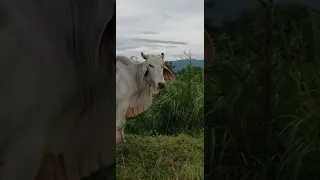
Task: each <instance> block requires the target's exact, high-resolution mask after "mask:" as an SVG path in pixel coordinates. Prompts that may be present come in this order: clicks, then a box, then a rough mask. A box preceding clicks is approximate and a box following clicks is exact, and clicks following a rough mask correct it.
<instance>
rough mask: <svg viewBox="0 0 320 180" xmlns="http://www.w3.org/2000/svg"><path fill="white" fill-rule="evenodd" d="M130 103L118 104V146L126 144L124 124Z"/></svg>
mask: <svg viewBox="0 0 320 180" xmlns="http://www.w3.org/2000/svg"><path fill="white" fill-rule="evenodd" d="M129 105H130V103H129V102H121V103H118V104H117V112H116V113H117V114H116V121H117V122H116V138H117V140H116V141H117V144H119V143H121V142H126V140H125V137H124V128H123V126H124V122H125V115H126V113H127V111H128V107H129Z"/></svg>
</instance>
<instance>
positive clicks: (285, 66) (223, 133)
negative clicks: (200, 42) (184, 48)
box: [205, 2, 320, 180]
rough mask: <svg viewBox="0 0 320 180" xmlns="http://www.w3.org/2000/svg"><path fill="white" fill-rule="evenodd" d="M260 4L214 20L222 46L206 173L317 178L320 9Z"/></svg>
mask: <svg viewBox="0 0 320 180" xmlns="http://www.w3.org/2000/svg"><path fill="white" fill-rule="evenodd" d="M261 4H262V7H258V8H254V9H251V10H248V11H246V12H243V13H242V14H241V15H240V16H239V17H238V18H237V19H236V20H235V21H232V22H226V23H224V24H223V25H222V27H208V29H209V32H211V35H212V36H213V39H214V41H215V42H214V43H215V46H216V53H217V54H216V59H215V60H214V61H212V63H211V64H210V65H209V66H207V67H206V69H205V85H206V87H205V89H206V91H205V112H206V116H205V124H206V126H207V128H208V129H209V130H211V131H208V132H206V133H208V134H206V142H205V143H206V148H208V149H206V152H207V153H208V154H206V158H205V160H206V162H205V163H206V167H205V168H206V169H205V173H206V177H207V178H208V179H215V180H304V179H308V180H318V179H319V177H320V165H319V160H320V120H319V117H320V111H319V110H320V102H319V101H320V96H319V95H320V93H319V92H320V91H319V87H320V86H319V85H320V84H319V83H320V78H319V73H320V64H319V63H320V61H319V56H320V54H319V52H320V51H319V50H320V28H319V27H320V19H319V12H317V11H315V10H312V9H310V8H308V7H305V6H301V5H288V4H277V5H276V6H273V5H272V4H269V3H266V2H262V3H261ZM214 133H215V134H214ZM214 135H215V136H214ZM214 137H216V138H215V139H214ZM214 141H215V146H214V143H213V142H214Z"/></svg>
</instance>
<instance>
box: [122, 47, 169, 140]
mask: <svg viewBox="0 0 320 180" xmlns="http://www.w3.org/2000/svg"><path fill="white" fill-rule="evenodd" d="M141 56H142V57H143V58H144V59H145V61H144V62H141V63H136V62H134V61H133V60H132V59H129V58H127V57H125V56H117V63H116V85H117V92H116V94H117V95H116V108H117V113H116V120H117V122H116V128H117V131H116V144H119V143H121V142H125V138H124V128H123V126H124V122H125V118H126V117H133V116H136V115H138V114H140V113H142V112H143V111H145V110H147V109H148V108H149V107H150V106H151V104H152V95H153V94H157V93H159V91H160V90H161V89H163V88H165V85H166V82H165V80H164V77H166V78H167V79H168V80H169V81H174V80H175V76H174V75H173V73H172V72H171V71H170V70H169V69H168V68H167V67H166V66H165V64H164V60H163V59H164V53H161V55H153V54H149V55H145V54H143V52H141Z"/></svg>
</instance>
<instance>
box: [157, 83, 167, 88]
mask: <svg viewBox="0 0 320 180" xmlns="http://www.w3.org/2000/svg"><path fill="white" fill-rule="evenodd" d="M158 87H159V88H160V89H163V88H164V87H166V83H159V84H158Z"/></svg>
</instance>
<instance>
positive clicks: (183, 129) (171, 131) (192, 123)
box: [86, 64, 204, 180]
mask: <svg viewBox="0 0 320 180" xmlns="http://www.w3.org/2000/svg"><path fill="white" fill-rule="evenodd" d="M168 67H169V68H173V66H172V65H171V66H170V64H169V65H168ZM175 76H176V81H175V82H173V83H168V85H167V87H166V89H165V90H163V91H162V92H161V93H159V94H158V95H155V96H154V101H153V105H152V106H151V107H150V108H149V109H148V111H145V112H144V113H142V114H140V115H139V116H137V117H135V118H130V119H128V120H127V124H126V128H125V132H126V135H125V136H126V139H127V142H126V143H125V144H121V145H119V146H118V147H117V164H116V171H117V173H116V179H118V180H140V179H141V180H154V179H157V180H170V179H181V180H202V179H204V174H203V168H204V162H203V156H204V145H203V144H204V142H203V141H204V140H203V139H204V138H203V124H204V116H203V113H204V103H203V102H204V99H203V96H204V84H203V81H204V70H203V68H199V67H190V66H187V67H185V68H184V69H183V70H181V71H180V72H177V73H176V74H175ZM114 169H115V166H112V167H108V168H104V169H101V170H100V171H99V172H97V173H95V174H93V175H92V176H90V177H89V178H87V179H86V180H104V179H106V178H107V179H109V178H115V177H114V176H113V175H110V174H112V173H109V174H108V171H109V172H110V171H111V170H114Z"/></svg>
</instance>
